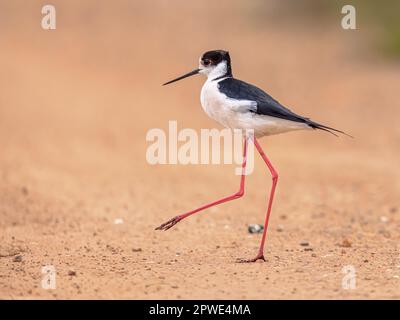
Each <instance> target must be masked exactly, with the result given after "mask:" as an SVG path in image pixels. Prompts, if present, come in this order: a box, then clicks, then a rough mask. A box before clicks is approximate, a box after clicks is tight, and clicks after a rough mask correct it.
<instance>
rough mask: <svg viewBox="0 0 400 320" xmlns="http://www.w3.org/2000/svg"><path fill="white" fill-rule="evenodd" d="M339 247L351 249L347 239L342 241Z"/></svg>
mask: <svg viewBox="0 0 400 320" xmlns="http://www.w3.org/2000/svg"><path fill="white" fill-rule="evenodd" d="M340 246H341V247H343V248H350V247H351V241H350V240H349V239H343V241H342V243H341V244H340Z"/></svg>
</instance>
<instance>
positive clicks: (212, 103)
mask: <svg viewBox="0 0 400 320" xmlns="http://www.w3.org/2000/svg"><path fill="white" fill-rule="evenodd" d="M230 100H231V99H228V98H227V97H226V96H225V95H224V94H222V93H220V92H219V90H218V81H212V80H207V81H206V82H205V83H204V85H203V88H202V89H201V95H200V101H201V106H202V107H203V110H204V111H205V113H207V115H208V116H209V117H210V118H212V119H214V120H216V121H217V122H219V123H220V124H222V125H223V126H224V127H227V128H236V126H235V123H234V119H235V117H236V115H235V112H234V110H233V108H232V102H233V101H234V100H232V101H230Z"/></svg>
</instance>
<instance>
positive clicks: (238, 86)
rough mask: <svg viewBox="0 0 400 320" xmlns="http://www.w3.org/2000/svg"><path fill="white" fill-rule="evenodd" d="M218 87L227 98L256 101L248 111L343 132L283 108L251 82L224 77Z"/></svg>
mask: <svg viewBox="0 0 400 320" xmlns="http://www.w3.org/2000/svg"><path fill="white" fill-rule="evenodd" d="M218 88H219V90H220V91H221V92H222V93H223V94H225V95H226V96H227V97H228V98H231V99H236V100H250V101H254V102H256V103H257V109H256V110H254V109H249V111H250V112H255V113H257V114H262V115H267V116H271V117H275V118H280V119H285V120H289V121H294V122H301V123H306V124H308V125H309V126H310V127H311V128H313V129H321V130H325V131H328V132H330V131H329V130H333V131H336V132H340V133H344V132H342V131H340V130H336V129H334V128H330V127H327V126H324V125H322V124H319V123H316V122H314V121H311V120H310V119H309V118H305V117H302V116H299V115H297V114H295V113H294V112H292V111H291V110H289V109H288V108H285V107H284V106H283V105H281V104H280V103H279V102H278V101H276V100H275V99H274V98H272V97H271V96H270V95H269V94H267V93H266V92H264V91H263V90H261V89H260V88H257V87H256V86H253V85H252V84H249V83H246V82H244V81H241V80H238V79H234V78H226V79H224V80H222V81H220V82H219V83H218ZM331 133H332V132H331ZM344 134H345V133H344Z"/></svg>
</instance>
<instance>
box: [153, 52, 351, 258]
mask: <svg viewBox="0 0 400 320" xmlns="http://www.w3.org/2000/svg"><path fill="white" fill-rule="evenodd" d="M197 74H202V75H205V76H206V78H207V79H206V81H205V83H204V85H203V87H202V89H201V94H200V101H201V106H202V108H203V110H204V111H205V113H206V114H207V115H208V116H209V117H210V118H212V119H214V120H216V121H217V122H218V123H220V124H221V125H222V126H224V127H226V128H230V129H241V130H244V132H251V134H244V135H243V140H244V142H243V163H242V173H241V178H240V185H239V190H238V191H237V192H235V193H234V194H232V195H229V196H226V197H223V198H222V199H218V200H216V201H213V202H211V203H207V204H205V205H203V206H201V207H199V208H196V209H194V210H191V211H188V212H185V213H183V214H180V215H177V216H175V217H173V218H172V219H170V220H168V221H167V222H165V223H163V224H161V225H160V226H159V227H157V228H156V230H168V229H170V228H172V227H173V226H174V225H176V224H177V223H178V222H180V221H181V220H183V219H185V218H187V217H189V216H191V215H193V214H195V213H197V212H200V211H203V210H205V209H207V208H210V207H213V206H216V205H218V204H221V203H224V202H228V201H231V200H235V199H238V198H241V197H242V196H243V195H244V186H245V175H246V174H245V172H246V164H247V149H248V145H249V143H254V146H255V147H256V150H257V151H258V153H259V154H260V156H261V158H262V159H263V160H264V162H265V164H266V166H267V168H268V169H269V171H270V173H271V177H272V186H271V189H270V193H269V199H268V205H267V212H266V215H265V221H264V228H263V234H262V238H261V243H260V246H259V250H258V252H257V255H256V256H255V257H254V258H252V259H238V262H243V263H250V262H256V261H258V260H262V261H266V260H265V257H264V247H265V240H266V235H267V229H268V222H269V218H270V214H271V210H272V203H273V199H274V195H275V189H276V186H277V183H278V172H277V170H276V169H275V168H274V166H273V165H272V163H271V161H270V159H269V158H268V156H267V155H266V153H265V152H264V151H263V149H262V148H261V145H260V143H259V141H258V139H260V138H261V137H264V136H271V135H276V134H280V133H285V132H289V131H294V130H323V131H327V132H329V133H331V134H333V135H335V136H338V134H344V135H348V134H346V133H345V132H343V131H340V130H338V129H334V128H332V127H328V126H325V125H322V124H320V123H317V122H315V121H312V120H311V119H310V118H306V117H303V116H300V115H298V114H296V113H294V112H292V111H291V110H290V109H288V108H286V107H284V106H283V105H282V104H281V103H279V102H278V101H277V100H275V99H274V98H273V97H271V96H270V95H269V94H268V93H266V92H265V91H263V90H261V89H260V88H258V87H256V86H254V85H252V84H249V83H247V82H244V81H241V80H239V79H236V78H234V77H233V74H232V65H231V58H230V54H229V52H228V51H225V50H211V51H207V52H205V53H204V54H202V55H201V57H200V59H199V67H198V68H197V69H195V70H193V71H191V72H189V73H186V74H184V75H182V76H180V77H178V78H176V79H173V80H171V81H168V82H166V83H164V84H163V85H164V86H165V85H169V84H172V83H174V82H177V81H179V80H182V79H185V78H188V77H191V76H194V75H197Z"/></svg>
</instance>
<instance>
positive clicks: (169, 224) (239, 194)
mask: <svg viewBox="0 0 400 320" xmlns="http://www.w3.org/2000/svg"><path fill="white" fill-rule="evenodd" d="M247 143H248V137H245V138H244V147H243V163H242V175H241V178H240V188H239V191H238V192H236V193H234V194H233V195H230V196H227V197H224V198H222V199H219V200H217V201H214V202H211V203H208V204H205V205H203V206H201V207H199V208H197V209H194V210H192V211H189V212H186V213H184V214H181V215H179V216H176V217H173V218H172V219H171V220H168V221H167V222H165V223H163V224H162V225H161V226H159V227H157V228H156V230H168V229H169V228H171V227H173V226H174V225H176V224H177V223H178V222H179V221H181V220H182V219H185V218H187V217H189V216H191V215H192V214H195V213H196V212H199V211H202V210H204V209H207V208H210V207H212V206H216V205H218V204H221V203H224V202H227V201H231V200H235V199H238V198H240V197H242V196H243V195H244V180H245V177H246V164H247Z"/></svg>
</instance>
